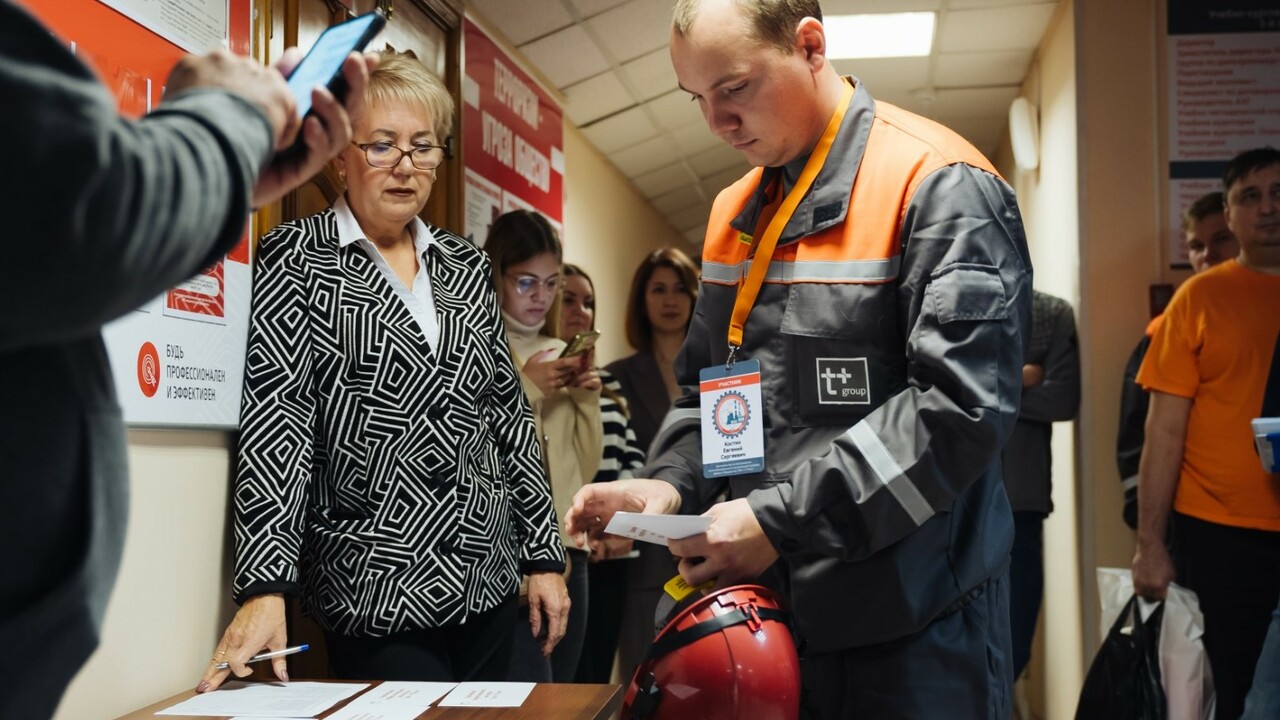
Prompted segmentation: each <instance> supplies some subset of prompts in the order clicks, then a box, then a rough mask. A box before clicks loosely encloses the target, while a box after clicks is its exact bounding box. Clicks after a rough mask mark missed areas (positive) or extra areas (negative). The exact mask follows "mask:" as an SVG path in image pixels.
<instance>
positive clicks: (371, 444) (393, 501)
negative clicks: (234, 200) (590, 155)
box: [234, 209, 564, 636]
mask: <svg viewBox="0 0 1280 720" xmlns="http://www.w3.org/2000/svg"><path fill="white" fill-rule="evenodd" d="M431 230H432V233H433V234H434V236H435V238H436V240H437V241H438V242H437V243H435V244H433V245H432V246H431V247H430V248H429V249H428V250H427V251H426V252H425V253H424V257H425V262H426V263H427V268H428V272H429V273H430V277H431V284H432V293H433V296H434V300H435V308H436V315H437V317H438V319H439V324H440V337H439V341H438V343H437V348H438V352H436V353H434V354H433V353H432V351H431V349H430V346H429V345H428V344H427V342H426V338H425V337H424V336H423V334H422V332H421V331H420V330H419V328H418V325H417V323H415V322H414V321H413V319H412V317H411V316H410V314H409V311H408V310H407V309H406V308H405V307H404V305H403V303H401V302H399V301H398V300H397V298H396V297H395V295H394V291H393V289H392V287H391V285H390V284H389V283H388V282H387V280H386V279H385V278H384V276H383V275H382V274H381V273H380V272H379V270H378V268H377V267H376V266H375V265H374V263H373V261H372V260H371V259H370V257H369V256H368V254H366V252H365V251H364V250H362V249H361V248H360V246H359V244H357V243H352V244H350V245H347V246H346V247H340V246H339V243H338V230H337V224H336V222H335V217H334V212H333V210H332V209H329V210H326V211H324V212H322V213H319V214H317V215H313V216H311V217H308V218H304V219H302V220H297V221H294V222H290V223H286V224H284V225H281V226H280V227H278V228H276V229H275V230H273V231H272V232H271V233H270V234H269V235H267V236H266V237H265V238H264V239H263V241H262V244H261V248H260V250H259V258H258V260H257V265H256V268H255V273H254V274H255V278H254V297H253V315H252V321H251V324H250V330H249V346H248V355H247V357H246V361H245V381H244V400H243V405H242V408H241V438H240V453H239V469H238V474H237V478H236V484H235V540H236V543H235V547H236V562H235V581H234V586H235V587H234V589H235V597H236V599H237V601H241V602H243V600H244V599H245V598H247V597H249V596H252V595H257V594H261V593H265V592H280V591H283V592H297V591H298V590H299V589H302V590H303V592H302V595H303V602H304V606H305V607H306V609H307V611H308V613H309V614H310V615H311V616H312V617H314V618H315V619H316V620H317V621H318V622H319V623H320V625H321V626H323V627H324V628H326V629H328V630H332V631H336V632H340V633H344V634H347V635H356V636H382V635H387V634H389V633H393V632H398V631H402V630H413V629H419V628H428V627H439V626H445V625H456V624H459V623H462V622H465V621H466V620H467V619H468V618H469V617H471V616H472V615H474V614H475V613H478V612H482V611H484V610H488V609H490V608H492V607H493V606H495V605H496V604H497V603H498V602H499V601H501V600H502V599H503V598H505V597H507V596H509V595H511V594H512V593H514V592H515V591H516V588H517V586H518V584H519V583H518V581H519V576H520V573H521V572H526V573H527V572H531V571H535V570H560V569H563V567H564V566H563V561H564V560H563V552H562V550H561V546H560V538H559V535H558V533H557V531H556V518H555V512H554V510H553V508H552V504H551V491H550V485H549V484H548V482H547V478H546V474H545V472H544V471H543V464H542V458H541V451H540V450H539V448H538V443H537V441H536V437H535V433H534V425H533V418H532V415H531V414H530V412H529V407H528V403H527V401H526V400H525V396H524V392H523V390H522V389H521V385H520V379H519V375H518V372H517V370H516V368H515V366H514V364H513V363H512V360H511V355H510V352H509V350H508V349H507V343H506V341H505V337H506V334H505V332H504V330H503V327H502V321H501V318H500V317H499V314H498V306H497V299H496V296H495V295H494V290H493V285H492V280H491V275H490V270H489V261H488V259H487V257H486V256H485V254H484V253H483V252H482V251H480V250H479V249H477V248H476V247H475V246H473V245H472V244H471V243H469V242H467V241H466V240H463V239H462V238H459V237H457V236H455V235H452V234H449V233H447V232H444V231H442V230H439V229H437V228H432V229H431Z"/></svg>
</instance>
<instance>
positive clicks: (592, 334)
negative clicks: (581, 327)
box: [560, 330, 600, 358]
mask: <svg viewBox="0 0 1280 720" xmlns="http://www.w3.org/2000/svg"><path fill="white" fill-rule="evenodd" d="M599 337H600V331H599V330H587V331H586V332H580V333H578V334H577V335H574V336H573V339H572V340H570V341H569V344H568V345H565V346H564V350H563V351H562V352H561V353H560V357H562V358H567V357H573V356H574V355H581V354H582V353H584V352H586V351H588V350H590V349H591V348H593V347H595V345H596V340H597V339H598V338H599Z"/></svg>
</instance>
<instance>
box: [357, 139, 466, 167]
mask: <svg viewBox="0 0 1280 720" xmlns="http://www.w3.org/2000/svg"><path fill="white" fill-rule="evenodd" d="M351 144H352V145H355V146H356V147H358V148H360V149H361V150H363V151H364V159H365V162H367V163H369V164H370V165H372V166H373V167H376V168H393V167H395V166H397V165H399V164H400V159H401V158H403V157H404V156H405V155H408V156H409V162H411V163H413V166H414V167H416V168H418V169H419V170H435V169H436V168H438V167H440V163H442V162H444V157H445V153H446V151H447V150H448V149H449V146H448V144H447V141H446V144H445V145H428V144H426V143H422V144H419V145H414V146H413V147H412V148H410V149H408V150H405V149H404V148H401V147H398V146H397V145H396V144H395V143H391V142H387V141H386V140H379V141H378V142H371V143H358V142H353V143H351Z"/></svg>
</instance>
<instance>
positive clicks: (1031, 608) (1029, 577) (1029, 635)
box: [1009, 512, 1044, 678]
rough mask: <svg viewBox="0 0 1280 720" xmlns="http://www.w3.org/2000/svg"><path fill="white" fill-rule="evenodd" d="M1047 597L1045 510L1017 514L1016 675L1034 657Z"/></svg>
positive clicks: (1012, 593) (1013, 579)
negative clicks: (1044, 598)
mask: <svg viewBox="0 0 1280 720" xmlns="http://www.w3.org/2000/svg"><path fill="white" fill-rule="evenodd" d="M1043 597H1044V514H1043V513H1038V512H1016V513H1014V514H1013V551H1012V557H1011V559H1010V564H1009V630H1010V634H1011V635H1012V637H1013V677H1014V678H1017V677H1018V676H1019V675H1021V674H1022V670H1023V668H1025V667H1026V666H1027V663H1028V662H1030V661H1031V641H1032V640H1033V639H1034V638H1035V635H1036V620H1037V619H1038V618H1039V617H1040V601H1041V599H1042V598H1043Z"/></svg>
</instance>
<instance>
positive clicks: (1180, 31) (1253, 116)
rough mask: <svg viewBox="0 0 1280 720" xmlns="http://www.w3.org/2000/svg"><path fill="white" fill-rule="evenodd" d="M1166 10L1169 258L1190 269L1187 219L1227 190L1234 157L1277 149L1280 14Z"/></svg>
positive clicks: (1174, 3) (1263, 1)
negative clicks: (1191, 210)
mask: <svg viewBox="0 0 1280 720" xmlns="http://www.w3.org/2000/svg"><path fill="white" fill-rule="evenodd" d="M1168 2H1169V4H1168V20H1169V27H1168V38H1167V41H1166V43H1165V48H1166V52H1165V55H1166V62H1167V72H1166V74H1165V77H1166V78H1167V83H1168V88H1167V92H1166V93H1165V97H1166V98H1168V103H1169V106H1168V119H1169V128H1168V139H1169V140H1168V142H1169V146H1168V158H1169V196H1168V199H1167V203H1166V212H1167V218H1168V228H1169V237H1168V250H1169V254H1168V257H1169V258H1170V265H1171V266H1173V267H1183V268H1185V267H1188V263H1187V252H1186V248H1185V246H1184V243H1183V237H1182V214H1183V212H1184V211H1185V210H1186V209H1187V207H1189V206H1190V205H1191V203H1192V202H1194V201H1195V199H1196V198H1198V197H1200V196H1201V195H1204V194H1205V193H1208V192H1213V191H1215V190H1221V189H1222V173H1223V171H1224V170H1225V169H1226V164H1227V162H1228V161H1229V160H1231V158H1232V157H1233V156H1235V155H1236V154H1237V153H1239V152H1241V151H1243V150H1248V149H1250V148H1256V147H1262V146H1264V145H1272V146H1274V145H1276V144H1277V143H1278V142H1280V6H1278V5H1276V3H1275V0H1168Z"/></svg>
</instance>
